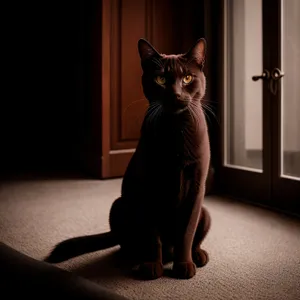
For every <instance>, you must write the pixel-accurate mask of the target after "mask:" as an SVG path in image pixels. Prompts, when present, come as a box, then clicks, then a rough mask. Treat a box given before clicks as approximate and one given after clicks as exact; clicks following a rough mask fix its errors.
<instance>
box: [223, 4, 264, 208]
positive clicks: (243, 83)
mask: <svg viewBox="0 0 300 300" xmlns="http://www.w3.org/2000/svg"><path fill="white" fill-rule="evenodd" d="M223 3H224V9H223V10H224V25H225V26H224V40H223V43H224V50H225V51H224V57H223V62H224V71H223V90H224V99H223V103H224V104H223V113H222V117H223V118H222V126H223V130H224V131H223V167H222V168H221V170H220V185H221V190H222V191H223V192H224V193H226V194H229V195H232V196H234V197H238V198H244V197H245V195H247V198H248V199H249V200H251V201H255V202H260V201H268V199H269V198H270V189H269V182H270V169H269V159H270V158H269V157H267V156H266V157H265V152H266V151H265V150H267V149H268V143H267V142H266V140H265V139H264V138H265V137H266V135H265V134H264V131H265V126H264V119H263V117H262V116H263V111H266V107H265V106H266V103H268V102H267V101H266V98H267V97H268V84H267V82H265V81H263V80H259V81H253V80H252V77H253V75H259V74H261V73H262V70H263V69H264V64H265V61H264V60H265V59H264V58H265V53H264V52H263V45H264V39H263V37H264V36H265V35H266V33H265V30H266V28H265V26H263V25H264V24H263V14H264V13H265V11H264V10H263V5H262V0H253V1H248V0H224V2H223Z"/></svg>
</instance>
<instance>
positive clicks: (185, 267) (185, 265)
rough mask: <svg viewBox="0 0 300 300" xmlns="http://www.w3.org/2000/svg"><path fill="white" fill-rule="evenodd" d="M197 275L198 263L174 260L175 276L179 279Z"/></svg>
mask: <svg viewBox="0 0 300 300" xmlns="http://www.w3.org/2000/svg"><path fill="white" fill-rule="evenodd" d="M195 275H196V265H195V264H194V262H192V261H188V262H174V265H173V276H174V277H175V278H178V279H190V278H192V277H194V276H195Z"/></svg>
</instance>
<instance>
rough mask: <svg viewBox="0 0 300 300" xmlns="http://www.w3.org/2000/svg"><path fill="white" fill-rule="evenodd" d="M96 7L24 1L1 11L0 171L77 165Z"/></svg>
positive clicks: (84, 114) (81, 137)
mask: <svg viewBox="0 0 300 300" xmlns="http://www.w3.org/2000/svg"><path fill="white" fill-rule="evenodd" d="M86 2H88V3H86ZM98 2H100V1H98ZM93 5H94V6H95V5H96V1H90V2H89V1H40V2H29V1H26V3H25V1H24V2H21V1H20V2H19V3H18V4H6V6H5V7H4V8H2V13H3V14H4V15H5V25H6V26H5V37H4V41H2V45H3V44H4V45H5V56H4V57H3V59H4V60H5V67H4V70H3V73H4V75H5V83H4V90H3V91H2V96H1V127H0V147H1V149H0V170H1V171H4V170H5V172H7V171H8V170H33V169H48V168H51V169H53V168H56V169H65V168H70V167H72V168H73V167H75V168H77V167H78V166H79V159H78V158H79V153H80V149H81V145H82V144H83V137H84V134H85V133H84V131H85V128H86V126H87V125H86V122H87V119H88V118H87V114H86V110H87V109H88V99H89V95H88V93H89V86H88V82H89V73H90V72H89V69H88V67H87V66H89V65H90V64H89V59H90V58H91V55H90V51H91V39H90V30H89V29H90V27H91V26H92V24H91V22H92V20H93V13H94V11H95V10H94V9H93Z"/></svg>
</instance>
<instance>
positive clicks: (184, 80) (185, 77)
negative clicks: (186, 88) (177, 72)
mask: <svg viewBox="0 0 300 300" xmlns="http://www.w3.org/2000/svg"><path fill="white" fill-rule="evenodd" d="M192 80H193V76H192V75H186V76H184V77H183V82H184V83H185V84H189V83H191V82H192Z"/></svg>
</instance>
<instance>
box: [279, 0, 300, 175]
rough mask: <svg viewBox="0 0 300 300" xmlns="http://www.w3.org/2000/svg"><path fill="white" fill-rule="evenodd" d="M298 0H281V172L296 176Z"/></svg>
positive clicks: (299, 170) (299, 135)
mask: <svg viewBox="0 0 300 300" xmlns="http://www.w3.org/2000/svg"><path fill="white" fill-rule="evenodd" d="M299 28H300V1H299V0H283V1H282V59H281V61H282V66H281V69H282V70H283V71H284V73H285V76H284V77H283V78H282V79H281V83H282V94H281V101H282V102H281V108H282V109H281V110H282V115H281V116H282V118H281V120H282V122H281V123H282V124H281V126H282V130H281V132H282V135H281V141H282V147H281V158H282V159H281V162H282V168H281V172H282V173H283V175H289V176H294V177H299V178H300V73H299V72H300V33H299Z"/></svg>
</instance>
